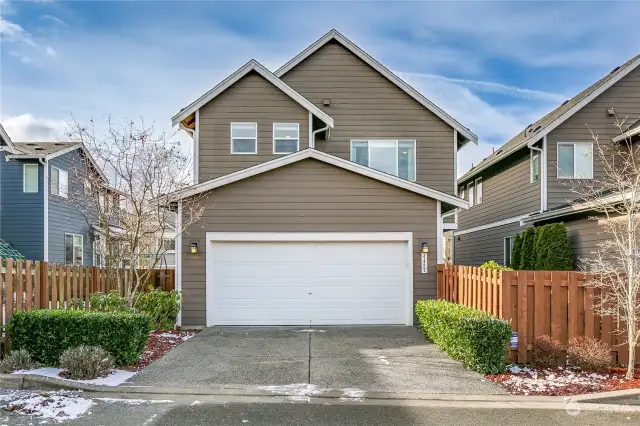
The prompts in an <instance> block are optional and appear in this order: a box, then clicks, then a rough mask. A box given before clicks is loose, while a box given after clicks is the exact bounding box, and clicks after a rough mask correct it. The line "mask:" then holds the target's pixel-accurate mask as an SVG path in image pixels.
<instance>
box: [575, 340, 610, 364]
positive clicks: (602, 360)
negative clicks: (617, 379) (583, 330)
mask: <svg viewBox="0 0 640 426" xmlns="http://www.w3.org/2000/svg"><path fill="white" fill-rule="evenodd" d="M567 360H568V362H569V364H570V365H574V366H576V367H578V368H580V369H582V370H587V371H599V370H602V369H603V368H606V367H609V366H610V365H611V348H610V347H609V345H607V344H606V343H605V342H603V341H601V340H598V339H594V338H593V337H585V336H578V337H573V338H571V340H569V347H568V348H567Z"/></svg>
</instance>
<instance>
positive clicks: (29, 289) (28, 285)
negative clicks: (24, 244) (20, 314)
mask: <svg viewBox="0 0 640 426" xmlns="http://www.w3.org/2000/svg"><path fill="white" fill-rule="evenodd" d="M25 278H26V279H25V294H26V299H27V300H26V301H25V309H26V310H27V311H30V310H31V302H32V298H33V277H32V276H31V261H30V260H27V264H26V275H25Z"/></svg>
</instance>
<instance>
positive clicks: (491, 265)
mask: <svg viewBox="0 0 640 426" xmlns="http://www.w3.org/2000/svg"><path fill="white" fill-rule="evenodd" d="M480 267H481V268H484V269H497V270H498V271H513V269H511V268H509V267H507V266H502V265H500V264H499V263H498V262H496V261H495V260H490V261H488V262H484V263H483V264H482V265H481V266H480Z"/></svg>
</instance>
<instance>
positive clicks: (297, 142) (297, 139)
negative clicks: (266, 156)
mask: <svg viewBox="0 0 640 426" xmlns="http://www.w3.org/2000/svg"><path fill="white" fill-rule="evenodd" d="M293 125H295V126H296V132H297V134H298V137H297V138H296V150H295V151H293V152H278V151H276V126H293ZM271 139H272V142H273V153H274V154H285V155H286V154H293V153H294V152H298V151H300V123H273V127H272V128H271ZM283 140H285V139H283ZM286 140H293V139H286Z"/></svg>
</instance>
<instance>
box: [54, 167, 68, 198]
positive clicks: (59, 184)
mask: <svg viewBox="0 0 640 426" xmlns="http://www.w3.org/2000/svg"><path fill="white" fill-rule="evenodd" d="M51 193H52V194H53V195H58V196H60V197H64V198H69V173H67V171H66V170H62V169H59V168H57V167H53V166H51Z"/></svg>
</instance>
